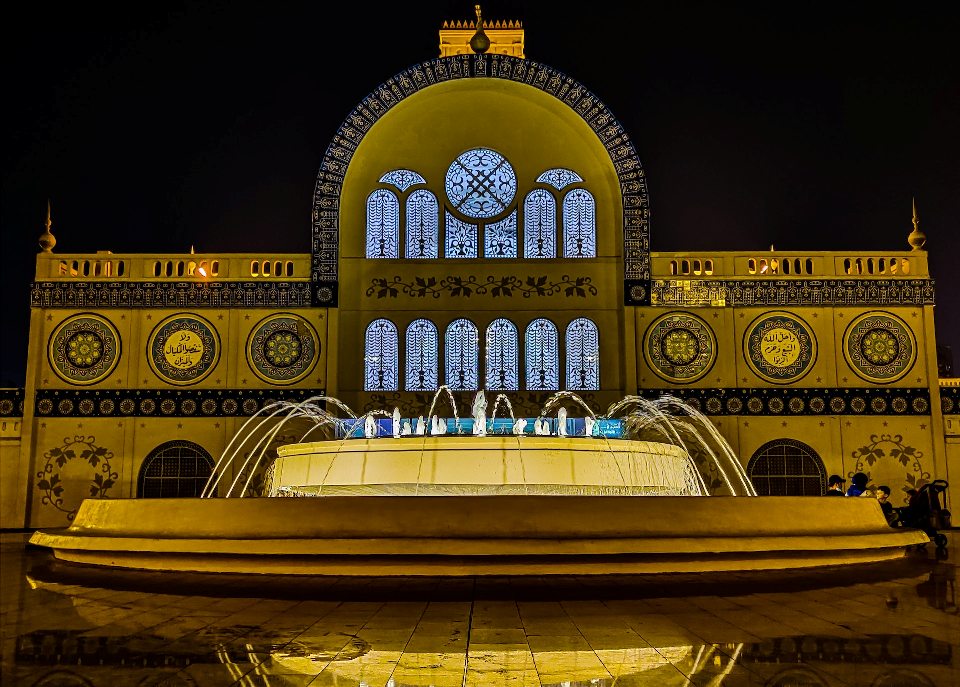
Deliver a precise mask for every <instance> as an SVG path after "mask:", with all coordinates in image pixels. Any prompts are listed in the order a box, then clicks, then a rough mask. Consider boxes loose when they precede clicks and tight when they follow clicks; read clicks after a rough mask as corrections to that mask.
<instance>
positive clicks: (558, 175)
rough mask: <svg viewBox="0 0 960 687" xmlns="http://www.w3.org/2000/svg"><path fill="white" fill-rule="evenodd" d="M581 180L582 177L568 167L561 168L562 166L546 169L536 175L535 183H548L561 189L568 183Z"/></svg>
mask: <svg viewBox="0 0 960 687" xmlns="http://www.w3.org/2000/svg"><path fill="white" fill-rule="evenodd" d="M581 181H583V179H581V178H580V175H579V174H577V173H576V172H573V171H571V170H569V169H563V168H562V167H558V168H557V169H548V170H547V171H546V172H544V173H543V174H541V175H540V176H538V177H537V183H539V184H550V185H551V186H553V187H554V188H555V189H557V190H558V191H562V190H563V189H564V188H566V187H567V186H569V185H570V184H577V183H579V182H581Z"/></svg>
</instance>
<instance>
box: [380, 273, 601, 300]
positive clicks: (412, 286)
mask: <svg viewBox="0 0 960 687" xmlns="http://www.w3.org/2000/svg"><path fill="white" fill-rule="evenodd" d="M592 281H593V280H592V279H591V278H590V277H570V276H568V275H566V274H565V275H563V276H562V277H561V278H560V281H555V282H554V281H548V280H547V277H544V276H540V277H527V278H526V280H522V279H520V278H519V277H495V276H493V275H489V276H487V277H486V279H485V280H484V281H480V280H478V279H477V277H474V276H469V277H444V278H442V279H439V280H438V279H437V278H436V277H415V278H414V280H413V281H412V282H409V283H408V282H405V281H403V280H402V279H401V278H400V277H394V278H393V279H386V278H384V277H374V278H373V279H372V280H371V284H370V286H369V287H368V288H367V296H373V297H376V298H397V297H398V296H399V295H400V294H401V293H403V294H404V295H406V296H413V297H414V298H426V297H427V296H432V297H433V298H440V296H441V295H442V294H448V295H450V296H462V297H464V298H470V297H471V296H473V295H475V294H476V295H478V296H484V295H486V294H488V293H489V294H490V295H491V296H493V297H494V298H500V297H506V298H512V297H513V296H514V294H520V295H522V296H523V297H524V298H530V297H531V296H554V295H556V294H558V293H561V292H562V293H563V295H564V296H574V297H577V298H586V297H587V294H590V295H591V296H596V295H597V287H596V286H594V285H593V283H592Z"/></svg>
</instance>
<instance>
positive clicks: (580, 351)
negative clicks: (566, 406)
mask: <svg viewBox="0 0 960 687" xmlns="http://www.w3.org/2000/svg"><path fill="white" fill-rule="evenodd" d="M567 388H568V389H573V390H577V389H580V390H593V391H595V390H597V389H599V388H600V335H599V333H598V332H597V325H595V324H594V323H593V322H592V321H591V320H588V319H587V318H585V317H578V318H577V319H575V320H574V321H573V322H571V323H570V324H569V325H567Z"/></svg>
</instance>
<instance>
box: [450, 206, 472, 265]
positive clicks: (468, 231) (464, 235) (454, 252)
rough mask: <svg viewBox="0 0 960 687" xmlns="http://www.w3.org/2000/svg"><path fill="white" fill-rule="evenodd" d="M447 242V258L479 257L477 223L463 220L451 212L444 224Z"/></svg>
mask: <svg viewBox="0 0 960 687" xmlns="http://www.w3.org/2000/svg"><path fill="white" fill-rule="evenodd" d="M444 235H445V236H446V239H447V240H446V242H445V244H444V252H443V255H444V257H446V258H475V257H477V225H476V224H469V223H467V222H461V221H460V220H458V219H457V218H456V217H454V216H453V215H451V214H450V213H449V212H447V213H446V223H445V226H444Z"/></svg>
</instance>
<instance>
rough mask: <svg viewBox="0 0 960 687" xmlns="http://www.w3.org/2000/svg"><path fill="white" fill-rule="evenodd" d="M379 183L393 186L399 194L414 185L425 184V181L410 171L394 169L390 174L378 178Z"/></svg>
mask: <svg viewBox="0 0 960 687" xmlns="http://www.w3.org/2000/svg"><path fill="white" fill-rule="evenodd" d="M380 183H381V184H393V185H394V186H396V187H397V188H398V189H400V192H401V193H402V192H403V191H406V190H407V189H408V188H410V187H411V186H413V185H414V184H425V183H427V180H426V179H424V178H423V177H422V176H420V175H419V174H417V173H416V172H412V171H410V170H409V169H395V170H393V171H392V172H387V173H386V174H384V175H383V176H382V177H380Z"/></svg>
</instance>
